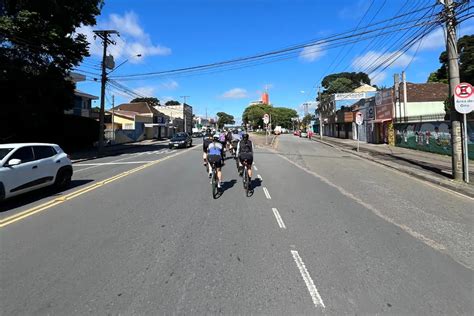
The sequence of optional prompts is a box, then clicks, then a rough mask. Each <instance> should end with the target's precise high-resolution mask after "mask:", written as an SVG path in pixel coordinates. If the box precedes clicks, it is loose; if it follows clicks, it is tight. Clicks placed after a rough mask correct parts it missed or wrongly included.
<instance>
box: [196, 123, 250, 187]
mask: <svg viewBox="0 0 474 316" xmlns="http://www.w3.org/2000/svg"><path fill="white" fill-rule="evenodd" d="M202 149H203V155H202V158H203V160H204V167H205V168H206V170H207V172H208V173H209V177H211V174H212V165H214V166H215V167H216V171H217V178H218V184H217V187H218V188H219V189H220V188H222V167H223V166H224V164H225V163H224V160H225V156H226V152H229V153H231V155H232V156H234V158H235V159H237V161H238V163H237V170H238V172H239V175H240V176H242V174H243V171H244V167H243V164H244V163H245V164H247V167H248V168H247V172H248V176H249V182H250V183H251V179H252V164H253V144H252V141H251V140H250V139H249V134H247V133H246V132H245V131H243V130H241V129H235V130H233V131H232V130H230V129H224V130H223V131H221V132H215V133H213V132H212V131H211V130H208V131H207V132H206V134H205V136H204V141H203V144H202Z"/></svg>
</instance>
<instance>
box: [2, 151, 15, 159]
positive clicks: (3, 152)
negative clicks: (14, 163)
mask: <svg viewBox="0 0 474 316" xmlns="http://www.w3.org/2000/svg"><path fill="white" fill-rule="evenodd" d="M12 150H13V148H0V160H2V159H3V158H5V156H6V155H8V153H9V152H10V151H12Z"/></svg>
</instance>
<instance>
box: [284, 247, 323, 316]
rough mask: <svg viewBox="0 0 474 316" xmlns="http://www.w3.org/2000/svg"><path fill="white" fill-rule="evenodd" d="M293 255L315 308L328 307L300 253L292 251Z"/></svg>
mask: <svg viewBox="0 0 474 316" xmlns="http://www.w3.org/2000/svg"><path fill="white" fill-rule="evenodd" d="M291 254H292V255H293V259H294V260H295V263H296V265H297V266H298V269H299V270H300V273H301V276H302V277H303V280H304V283H306V287H307V288H308V291H309V295H311V299H312V300H313V304H314V306H316V307H318V306H322V307H323V308H325V307H326V306H325V305H324V302H323V299H322V298H321V296H320V295H319V292H318V289H317V288H316V285H314V282H313V279H312V278H311V275H309V272H308V270H307V269H306V266H305V264H304V262H303V259H301V257H300V255H299V253H298V251H296V250H291Z"/></svg>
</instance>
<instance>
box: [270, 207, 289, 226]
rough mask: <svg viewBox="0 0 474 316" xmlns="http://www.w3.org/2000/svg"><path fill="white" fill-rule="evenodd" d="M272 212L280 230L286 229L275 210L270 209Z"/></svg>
mask: <svg viewBox="0 0 474 316" xmlns="http://www.w3.org/2000/svg"><path fill="white" fill-rule="evenodd" d="M272 211H273V215H275V218H276V220H277V223H278V226H280V228H283V229H286V226H285V223H284V222H283V219H282V218H281V216H280V213H279V212H278V210H277V209H276V208H272Z"/></svg>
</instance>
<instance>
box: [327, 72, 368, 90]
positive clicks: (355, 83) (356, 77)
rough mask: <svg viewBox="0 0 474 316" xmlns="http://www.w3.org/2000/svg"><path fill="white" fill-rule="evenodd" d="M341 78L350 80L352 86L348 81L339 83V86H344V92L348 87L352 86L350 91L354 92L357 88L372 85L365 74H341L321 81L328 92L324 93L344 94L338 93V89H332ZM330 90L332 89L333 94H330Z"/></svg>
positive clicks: (331, 75) (328, 76)
mask: <svg viewBox="0 0 474 316" xmlns="http://www.w3.org/2000/svg"><path fill="white" fill-rule="evenodd" d="M341 78H344V79H348V80H350V85H349V84H348V81H345V80H344V81H342V82H341V81H340V80H339V81H338V82H339V83H338V84H337V85H338V86H342V87H343V89H344V90H347V89H346V85H348V86H350V91H352V90H354V89H355V88H357V87H359V86H360V85H361V84H364V83H365V84H368V85H370V78H369V75H367V74H366V73H364V72H340V73H335V74H330V75H327V76H326V77H324V78H323V80H322V81H321V85H322V86H323V88H324V89H325V90H326V91H324V92H323V93H344V92H342V91H337V89H335V88H331V85H333V83H334V81H336V80H337V79H341ZM328 89H331V92H328V91H327V90H328ZM332 91H336V92H332ZM350 91H348V92H350Z"/></svg>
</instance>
